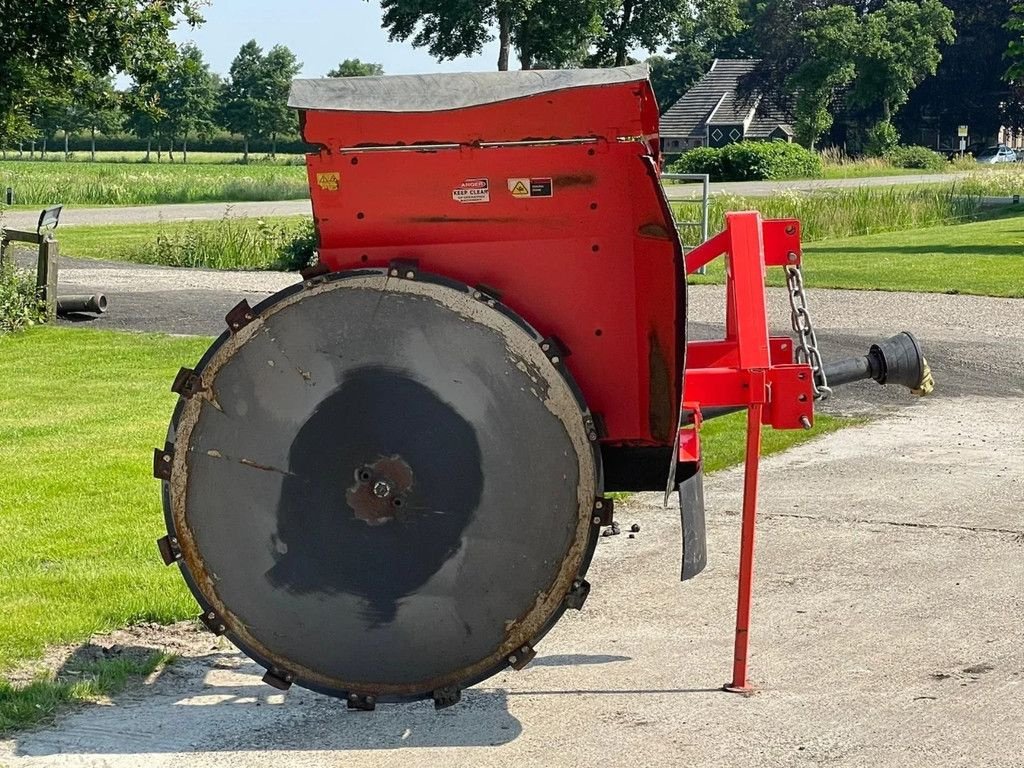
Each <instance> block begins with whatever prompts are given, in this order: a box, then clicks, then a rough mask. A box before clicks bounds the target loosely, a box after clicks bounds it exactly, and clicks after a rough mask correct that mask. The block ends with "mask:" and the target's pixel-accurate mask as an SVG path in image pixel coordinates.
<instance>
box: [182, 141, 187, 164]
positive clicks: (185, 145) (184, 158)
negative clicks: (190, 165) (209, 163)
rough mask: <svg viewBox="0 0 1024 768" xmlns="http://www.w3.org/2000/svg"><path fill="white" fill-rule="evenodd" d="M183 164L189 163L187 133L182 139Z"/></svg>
mask: <svg viewBox="0 0 1024 768" xmlns="http://www.w3.org/2000/svg"><path fill="white" fill-rule="evenodd" d="M181 162H182V165H184V164H185V163H187V162H188V134H187V133H186V134H185V135H184V136H183V137H182V139H181Z"/></svg>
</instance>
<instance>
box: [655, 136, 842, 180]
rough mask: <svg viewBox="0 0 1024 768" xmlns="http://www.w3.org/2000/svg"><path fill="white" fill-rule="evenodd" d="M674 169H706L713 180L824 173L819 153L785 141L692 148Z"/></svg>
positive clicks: (785, 176)
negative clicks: (719, 147)
mask: <svg viewBox="0 0 1024 768" xmlns="http://www.w3.org/2000/svg"><path fill="white" fill-rule="evenodd" d="M672 170H673V171H675V172H677V173H706V174H708V175H709V176H711V180H712V181H761V180H763V179H816V178H819V177H820V176H821V175H822V165H821V158H820V157H818V155H817V154H815V153H814V152H811V151H810V150H807V149H804V148H803V147H801V146H800V145H799V144H790V143H788V142H785V141H744V142H740V143H738V144H729V145H727V146H725V147H722V148H721V149H712V148H710V147H702V148H700V149H691V150H690V151H689V152H687V153H686V154H685V155H683V156H682V157H681V158H680V159H679V162H677V163H676V164H675V166H674V167H673V168H672Z"/></svg>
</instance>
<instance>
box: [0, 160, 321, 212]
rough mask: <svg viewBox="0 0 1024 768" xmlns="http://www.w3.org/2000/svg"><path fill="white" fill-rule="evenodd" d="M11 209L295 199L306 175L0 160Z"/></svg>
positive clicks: (264, 169)
mask: <svg viewBox="0 0 1024 768" xmlns="http://www.w3.org/2000/svg"><path fill="white" fill-rule="evenodd" d="M7 187H12V188H13V189H14V198H15V204H17V205H32V206H43V205H54V204H57V203H62V204H65V205H152V204H160V203H197V202H241V201H248V200H296V199H302V198H305V197H307V196H308V195H309V189H308V186H307V181H306V171H305V169H304V168H301V167H299V166H282V165H230V164H222V165H149V164H142V163H138V164H129V163H64V162H34V163H26V162H19V161H7V162H0V189H6V188H7Z"/></svg>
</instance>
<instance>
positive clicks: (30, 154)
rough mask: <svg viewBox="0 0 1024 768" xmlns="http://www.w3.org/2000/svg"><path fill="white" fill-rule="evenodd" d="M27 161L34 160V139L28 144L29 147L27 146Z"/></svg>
mask: <svg viewBox="0 0 1024 768" xmlns="http://www.w3.org/2000/svg"><path fill="white" fill-rule="evenodd" d="M28 159H29V160H35V159H36V140H35V139H32V141H31V142H29V145H28Z"/></svg>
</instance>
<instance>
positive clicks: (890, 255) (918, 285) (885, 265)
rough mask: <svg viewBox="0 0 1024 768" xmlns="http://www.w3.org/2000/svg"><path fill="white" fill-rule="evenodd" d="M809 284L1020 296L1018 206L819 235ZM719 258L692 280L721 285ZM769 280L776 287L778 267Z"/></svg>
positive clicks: (1023, 251)
mask: <svg viewBox="0 0 1024 768" xmlns="http://www.w3.org/2000/svg"><path fill="white" fill-rule="evenodd" d="M804 277H805V279H806V282H807V284H808V285H809V286H815V287H820V288H851V289H858V290H882V291H924V292H929V293H967V294H976V295H983V296H1003V297H1011V298H1024V212H1021V209H1020V208H1019V207H1017V208H1016V210H1015V211H1013V215H1009V216H1006V217H1004V218H997V219H992V220H989V221H978V222H974V223H971V224H956V225H951V226H935V227H927V228H924V229H911V230H906V231H901V232H886V233H880V234H875V235H865V236H862V237H850V238H844V239H836V240H823V241H820V242H814V243H808V244H807V245H806V246H805V248H804ZM722 280H723V265H722V263H721V260H718V261H716V262H714V263H712V264H711V265H710V266H709V268H708V275H707V276H706V277H701V276H694V277H693V282H695V283H720V282H722ZM768 282H769V284H772V285H782V284H783V275H782V270H780V269H770V270H768Z"/></svg>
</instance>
